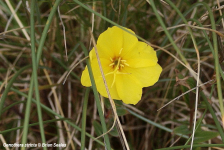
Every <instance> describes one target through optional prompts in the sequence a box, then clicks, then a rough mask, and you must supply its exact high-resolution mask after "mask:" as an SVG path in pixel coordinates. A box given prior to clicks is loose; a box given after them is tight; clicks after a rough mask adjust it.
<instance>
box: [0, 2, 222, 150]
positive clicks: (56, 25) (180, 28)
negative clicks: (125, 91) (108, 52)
mask: <svg viewBox="0 0 224 150" xmlns="http://www.w3.org/2000/svg"><path fill="white" fill-rule="evenodd" d="M26 2H27V1H22V3H21V5H20V6H18V9H17V10H16V7H17V5H18V4H19V1H10V2H9V1H8V0H6V1H3V0H0V10H1V12H0V22H1V24H0V98H1V101H0V149H4V146H3V143H7V144H14V143H19V144H26V143H35V144H38V143H52V144H53V143H57V144H60V143H63V144H66V148H68V149H81V150H84V149H85V148H86V149H89V150H92V149H104V147H106V148H107V149H108V150H109V149H115V150H121V149H125V147H126V148H127V149H130V150H151V149H185V148H190V147H191V146H192V147H195V148H196V147H199V148H200V149H208V147H220V148H221V147H224V132H223V122H224V119H223V118H224V108H223V88H224V86H223V81H224V74H223V70H224V67H223V59H224V58H223V57H224V56H223V53H224V49H223V38H224V32H223V29H224V24H223V21H222V19H223V14H220V11H219V9H217V8H218V4H217V3H218V2H219V1H218V0H217V1H211V0H205V1H203V2H202V3H201V2H198V1H193V0H191V1H187V0H184V1H170V0H164V1H159V0H146V1H145V0H139V1H134V0H123V1H121V0H112V1H106V0H100V1H86V0H83V1H78V0H69V1H62V0H55V1H49V0H45V1H38V0H31V1H29V3H26ZM222 5H224V2H221V3H220V6H221V9H220V10H221V11H222V12H223V9H222V8H223V7H222ZM14 11H16V12H15V14H16V16H13V17H12V19H11V20H10V17H11V15H13V14H14V13H12V12H14ZM93 16H94V17H93ZM114 25H116V26H118V27H120V28H122V27H126V28H130V29H132V30H133V31H134V32H135V33H136V34H137V37H138V39H139V40H140V41H144V42H146V43H148V44H149V45H151V46H152V47H153V48H154V49H155V50H156V51H157V56H158V60H159V61H158V63H159V64H160V65H161V66H162V68H163V72H162V74H161V76H160V80H159V81H158V82H157V83H156V84H155V85H154V86H151V87H147V88H143V95H142V99H141V101H140V102H139V103H138V104H137V105H126V104H123V103H122V102H121V101H116V100H115V105H116V108H117V114H118V116H119V120H120V122H121V124H122V130H123V131H124V133H125V137H124V136H122V130H121V128H119V123H117V125H116V127H113V125H114V118H116V116H115V115H114V114H113V109H112V107H111V105H110V102H109V100H108V99H106V98H104V103H102V99H101V97H100V96H99V94H98V92H97V90H96V86H95V85H94V79H93V77H92V75H91V67H90V65H89V59H88V58H87V59H86V60H85V61H81V60H82V59H83V58H84V57H86V56H87V55H88V51H89V50H91V49H92V47H93V44H90V42H91V34H90V32H89V29H90V28H91V29H93V36H94V38H95V39H96V40H97V38H98V36H99V35H100V34H101V33H102V32H104V31H105V30H106V29H107V28H108V27H111V26H114ZM7 26H8V27H7ZM6 27H7V28H6ZM211 29H212V30H211ZM123 30H125V31H127V30H126V29H124V28H123ZM212 31H215V32H212ZM65 43H66V44H65ZM77 63H79V64H78V65H77V66H76V67H75V68H74V69H73V71H72V72H71V73H70V74H69V76H68V78H67V80H66V82H65V83H64V84H63V82H64V80H65V76H66V75H67V74H68V72H69V70H70V69H71V68H73V67H72V66H74V65H75V64H77ZM86 65H88V69H89V72H90V76H91V82H92V85H93V86H92V87H91V88H86V87H83V86H82V85H81V82H80V78H81V74H82V71H83V70H84V68H85V66H86ZM198 68H199V69H198ZM207 81H210V82H208V83H207V84H203V83H206V82H207ZM197 86H198V88H197ZM195 87H196V88H195ZM191 89H192V90H191ZM188 90H190V91H189V92H188ZM185 92H186V94H184V95H183V96H181V97H179V96H180V95H181V94H182V93H185ZM176 97H178V98H176ZM175 98H176V100H175V101H173V102H172V103H170V104H168V105H167V106H166V107H163V106H164V105H165V104H167V103H169V102H171V101H172V100H173V99H175ZM102 105H103V107H102ZM195 106H196V107H195ZM161 107H163V108H162V109H160V108H161ZM158 109H160V110H159V111H158ZM195 111H197V114H196V118H195ZM103 112H104V113H103ZM112 127H113V128H112ZM108 132H109V133H108ZM103 133H104V135H103V136H101V135H102V134H103ZM192 133H193V134H192ZM98 136H101V137H100V138H98V139H95V138H97V137H98ZM192 138H194V143H192V141H191V140H192ZM125 139H126V140H127V143H128V144H125ZM191 143H192V145H191ZM9 149H11V148H9ZM21 149H22V148H21ZM23 149H25V147H24V148H23ZM44 149H53V148H50V147H45V148H44Z"/></svg>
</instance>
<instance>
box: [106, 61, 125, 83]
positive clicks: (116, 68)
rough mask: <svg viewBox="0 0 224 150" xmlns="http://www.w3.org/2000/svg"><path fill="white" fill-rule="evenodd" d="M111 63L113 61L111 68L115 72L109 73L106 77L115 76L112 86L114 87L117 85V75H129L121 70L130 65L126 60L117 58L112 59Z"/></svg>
mask: <svg viewBox="0 0 224 150" xmlns="http://www.w3.org/2000/svg"><path fill="white" fill-rule="evenodd" d="M110 61H111V64H110V65H109V66H110V67H112V68H113V69H114V71H112V72H109V73H107V74H106V76H107V75H109V74H113V75H114V79H113V82H112V85H111V87H112V86H113V85H114V83H115V79H116V75H117V74H127V73H122V72H121V70H122V68H124V67H125V66H129V64H128V63H127V61H126V60H124V59H122V58H121V57H115V58H114V59H112V58H110Z"/></svg>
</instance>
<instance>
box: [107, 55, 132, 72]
mask: <svg viewBox="0 0 224 150" xmlns="http://www.w3.org/2000/svg"><path fill="white" fill-rule="evenodd" d="M110 61H111V64H110V65H109V66H110V67H113V68H114V71H120V70H121V69H122V68H124V66H129V64H128V63H126V62H127V61H126V60H123V59H122V58H121V57H118V58H117V57H116V58H114V59H112V58H110Z"/></svg>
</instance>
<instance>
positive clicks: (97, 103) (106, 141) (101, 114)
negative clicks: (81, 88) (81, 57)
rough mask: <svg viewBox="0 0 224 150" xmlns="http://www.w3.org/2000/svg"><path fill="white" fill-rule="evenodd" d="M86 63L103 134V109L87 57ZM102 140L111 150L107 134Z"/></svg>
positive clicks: (105, 129) (84, 49)
mask: <svg viewBox="0 0 224 150" xmlns="http://www.w3.org/2000/svg"><path fill="white" fill-rule="evenodd" d="M80 45H81V47H82V49H83V51H84V53H85V56H88V51H87V49H86V47H85V46H84V45H83V43H80ZM86 63H87V67H88V71H89V76H90V80H91V84H92V88H93V93H94V97H95V101H96V105H97V109H98V112H99V116H100V121H101V125H102V129H103V134H104V133H107V127H106V123H105V119H104V115H103V111H102V107H101V103H100V98H99V94H98V92H97V88H96V83H95V81H94V77H93V72H92V68H91V65H90V61H89V58H88V59H86ZM104 141H105V145H106V148H107V150H111V146H110V140H109V136H108V134H105V135H104Z"/></svg>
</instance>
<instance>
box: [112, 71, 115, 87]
mask: <svg viewBox="0 0 224 150" xmlns="http://www.w3.org/2000/svg"><path fill="white" fill-rule="evenodd" d="M115 78H116V73H114V79H113V82H112V84H111V88H112V87H113V85H114V83H115Z"/></svg>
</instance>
